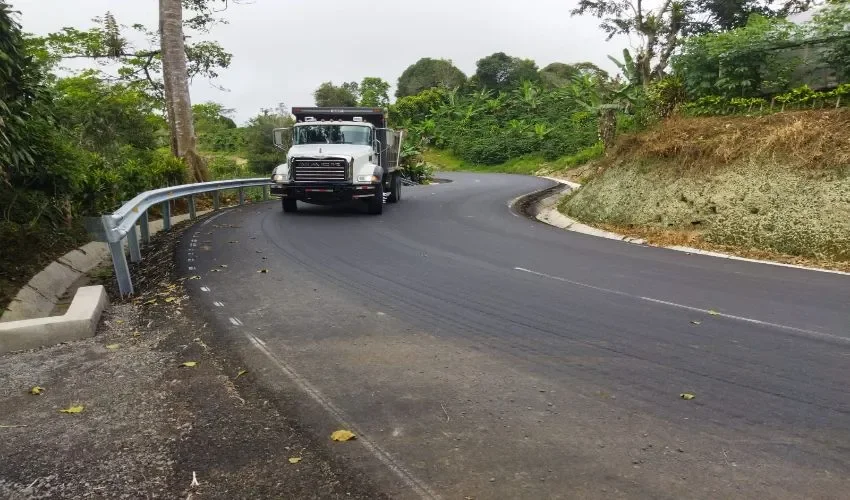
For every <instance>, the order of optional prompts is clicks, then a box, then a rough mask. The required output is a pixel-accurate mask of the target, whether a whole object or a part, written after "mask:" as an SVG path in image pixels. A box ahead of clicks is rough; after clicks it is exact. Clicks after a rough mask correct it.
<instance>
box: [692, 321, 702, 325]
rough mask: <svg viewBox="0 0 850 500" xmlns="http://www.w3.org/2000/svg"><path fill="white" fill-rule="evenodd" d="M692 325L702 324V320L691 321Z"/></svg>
mask: <svg viewBox="0 0 850 500" xmlns="http://www.w3.org/2000/svg"><path fill="white" fill-rule="evenodd" d="M691 324H692V325H701V324H702V321H691Z"/></svg>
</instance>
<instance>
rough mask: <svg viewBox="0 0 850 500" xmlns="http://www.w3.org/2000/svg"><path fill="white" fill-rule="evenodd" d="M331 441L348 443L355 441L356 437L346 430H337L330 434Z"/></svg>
mask: <svg viewBox="0 0 850 500" xmlns="http://www.w3.org/2000/svg"><path fill="white" fill-rule="evenodd" d="M331 439H333V440H334V441H348V440H351V439H357V436H355V435H354V433H353V432H351V431H347V430H344V429H343V430H338V431H335V432H334V433H333V434H331Z"/></svg>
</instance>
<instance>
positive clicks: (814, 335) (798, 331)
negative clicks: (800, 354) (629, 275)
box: [514, 267, 850, 344]
mask: <svg viewBox="0 0 850 500" xmlns="http://www.w3.org/2000/svg"><path fill="white" fill-rule="evenodd" d="M514 270H516V271H521V272H524V273H529V274H533V275H535V276H540V277H543V278H548V279H551V280H555V281H561V282H564V283H569V284H571V285H575V286H580V287H584V288H590V289H592V290H597V291H600V292H604V293H610V294H613V295H619V296H621V297H629V298H632V299H638V300H643V301H646V302H652V303H654V304H661V305H665V306H670V307H677V308H679V309H685V310H686V311H693V312H698V313H703V314H708V315H711V316H719V317H721V318H727V319H732V320H735V321H742V322H744V323H752V324H755V325H761V326H765V327H770V328H778V329H780V330H786V331H789V332H794V333H796V334H798V335H802V336H804V337H810V338H816V339H819V340H831V341H833V342H840V343H842V344H850V338H847V337H839V336H838V335H832V334H830V333H823V332H816V331H814V330H806V329H805V328H797V327H795V326H789V325H782V324H779V323H771V322H768V321H762V320H760V319H754V318H747V317H744V316H736V315H734V314H725V313H721V312H717V311H711V310H708V309H702V308H699V307H693V306H688V305H685V304H679V303H676V302H670V301H667V300H660V299H654V298H652V297H644V296H642V295H633V294H631V293H626V292H621V291H620V290H612V289H610V288H603V287H600V286H594V285H589V284H587V283H582V282H580V281H573V280H570V279H567V278H562V277H560V276H552V275H551V274H546V273H540V272H537V271H532V270H530V269H525V268H523V267H515V268H514Z"/></svg>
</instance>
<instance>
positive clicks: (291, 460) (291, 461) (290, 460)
mask: <svg viewBox="0 0 850 500" xmlns="http://www.w3.org/2000/svg"><path fill="white" fill-rule="evenodd" d="M300 461H301V457H291V458H290V459H289V463H291V464H297V463H298V462H300Z"/></svg>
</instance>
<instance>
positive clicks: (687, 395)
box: [679, 392, 696, 401]
mask: <svg viewBox="0 0 850 500" xmlns="http://www.w3.org/2000/svg"><path fill="white" fill-rule="evenodd" d="M679 397H680V398H682V399H684V400H685V401H690V400H692V399H694V398H695V397H696V396H694V395H693V394H691V393H690V392H683V393H681V394H679Z"/></svg>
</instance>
